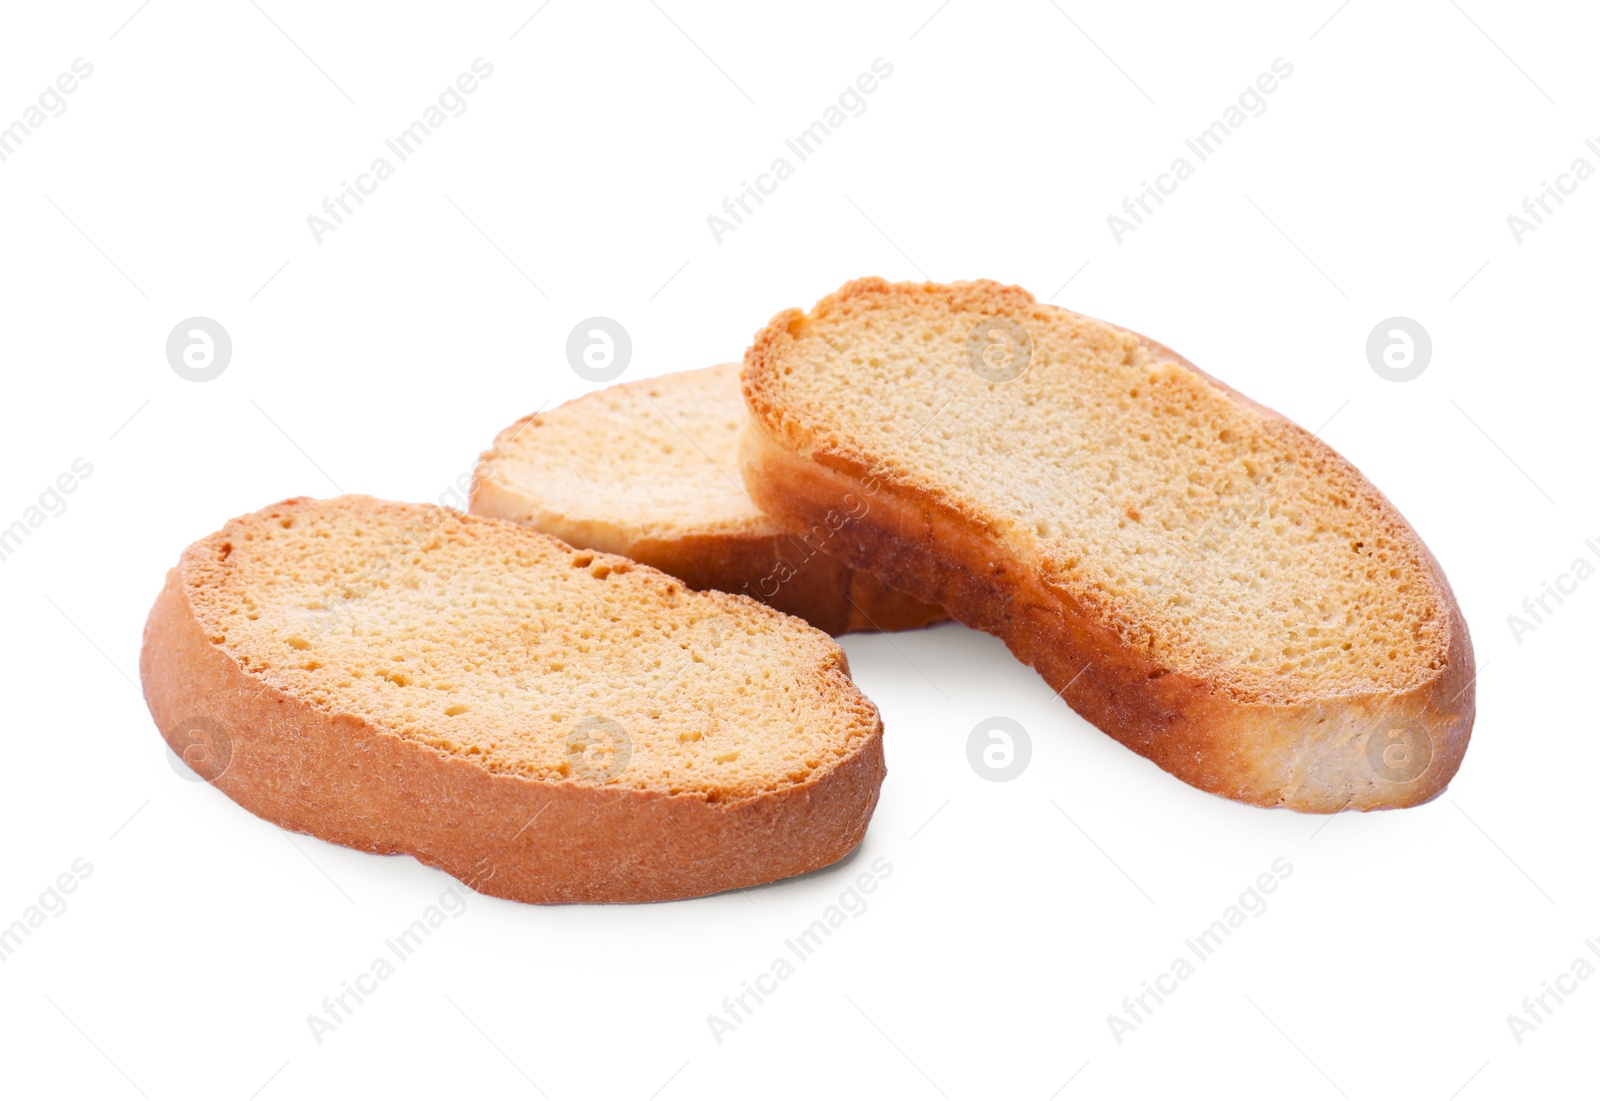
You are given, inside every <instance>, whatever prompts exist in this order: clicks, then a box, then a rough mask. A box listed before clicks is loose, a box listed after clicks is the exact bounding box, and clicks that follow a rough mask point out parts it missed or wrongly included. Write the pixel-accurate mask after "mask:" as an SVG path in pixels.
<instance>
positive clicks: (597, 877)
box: [140, 548, 885, 902]
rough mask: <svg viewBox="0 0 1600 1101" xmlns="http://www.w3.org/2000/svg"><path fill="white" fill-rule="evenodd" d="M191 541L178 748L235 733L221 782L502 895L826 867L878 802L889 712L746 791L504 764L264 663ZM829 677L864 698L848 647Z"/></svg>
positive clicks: (646, 895) (638, 898) (715, 886)
mask: <svg viewBox="0 0 1600 1101" xmlns="http://www.w3.org/2000/svg"><path fill="white" fill-rule="evenodd" d="M193 551H194V549H193V548H191V550H190V551H189V552H186V553H185V556H184V558H183V559H182V560H181V561H180V562H179V564H178V566H177V567H176V568H175V569H173V570H172V571H170V572H169V574H168V576H167V582H166V585H165V587H164V588H163V589H162V591H161V594H160V596H159V597H157V599H156V602H155V606H154V607H153V608H152V609H151V612H150V617H149V620H148V621H147V623H146V625H145V632H144V645H143V649H142V652H141V655H140V674H141V679H142V681H143V684H144V691H145V699H146V701H147V703H148V704H149V707H150V713H151V716H152V717H153V718H154V719H155V722H156V725H157V727H158V728H159V729H160V730H161V731H162V734H163V736H164V737H165V738H166V739H167V741H168V743H169V744H170V745H172V746H173V748H174V750H175V751H179V752H181V751H182V748H183V745H182V739H183V738H184V731H185V729H187V728H188V727H189V726H190V725H191V724H192V721H193V720H195V719H199V720H201V721H202V722H204V723H206V724H209V725H210V726H211V728H213V729H217V730H220V731H222V733H223V735H224V736H225V737H226V739H227V742H228V754H227V757H226V762H225V768H224V769H223V770H222V772H221V774H220V775H219V776H216V777H214V778H213V782H214V783H215V784H216V786H217V787H218V788H220V789H221V790H222V791H223V792H225V793H226V794H227V795H228V796H229V797H230V798H232V799H233V800H234V801H235V802H237V803H238V804H239V805H240V806H242V807H244V808H245V809H246V810H249V811H251V812H252V813H254V814H256V815H259V816H260V817H262V818H265V819H267V820H268V821H270V822H274V823H276V824H278V825H280V826H282V827H284V828H286V829H292V830H298V831H300V832H304V833H309V834H312V835H314V836H317V837H321V838H323V839H324V840H327V841H331V842H334V843H335V844H341V845H348V846H350V847H352V848H357V849H362V850H364V851H367V852H375V853H401V852H403V853H409V854H411V855H412V856H415V857H416V858H417V859H418V860H420V861H422V862H423V863H425V864H430V865H432V866H434V867H437V868H440V869H442V870H444V871H445V872H447V873H449V874H450V875H453V876H455V877H456V878H458V879H460V880H462V881H463V882H465V883H467V884H468V885H469V886H471V887H473V888H474V889H476V890H478V891H481V892H483V893H485V894H491V895H496V896H498V897H501V898H509V899H514V900H517V901H521V902H648V901H661V900H667V899H676V898H689V897H693V896H697V895H705V894H711V893H714V892H717V891H724V890H728V889H730V888H736V887H747V886H751V885H754V884H758V883H765V882H769V881H771V880H775V879H781V878H785V877H788V876H793V875H799V874H801V873H804V872H808V871H813V870H815V869H817V868H821V867H825V866H827V865H829V864H832V863H834V862H835V861H837V860H839V859H841V858H843V857H844V856H845V855H847V854H848V853H849V852H850V851H851V850H852V849H853V848H855V846H856V845H857V844H859V842H860V841H861V838H862V836H863V835H864V833H865V831H866V828H867V823H868V821H869V820H870V819H871V817H872V812H873V809H874V808H875V807H876V805H877V800H878V791H879V788H880V786H881V784H882V782H883V777H884V774H885V769H884V760H883V727H882V723H881V721H878V720H876V719H875V720H874V729H873V731H872V733H871V735H870V736H869V737H868V738H867V739H865V741H864V742H863V743H862V744H861V745H860V747H859V748H857V749H856V750H855V751H854V752H852V753H851V754H850V755H848V756H846V757H844V758H842V759H841V760H839V761H838V762H837V763H835V764H833V765H832V766H831V767H829V768H827V769H826V770H825V771H821V772H819V773H817V774H814V775H813V776H812V777H811V778H810V779H808V780H807V781H805V782H803V783H799V784H795V785H792V786H789V787H785V788H781V789H779V790H777V791H776V792H773V793H770V794H763V795H759V796H755V797H753V798H747V799H742V800H738V801H730V802H712V801H709V800H707V799H705V798H703V797H701V796H697V795H668V794H665V793H662V792H651V791H640V790H637V789H632V788H623V787H618V786H615V785H613V786H604V785H596V784H588V783H583V782H578V781H562V782H548V781H541V780H534V779H530V778H527V777H523V776H517V775H513V774H508V773H503V772H501V773H494V772H490V771H488V770H486V769H484V768H481V767H479V766H478V765H475V764H473V763H472V762H471V761H469V760H467V759H464V758H462V757H457V756H452V755H450V754H447V753H444V752H441V751H439V750H435V749H432V748H430V747H428V746H425V745H422V744H421V743H419V742H416V741H413V740H411V739H408V738H405V737H402V736H400V735H399V734H397V733H394V732H392V731H390V730H387V729H384V728H382V727H380V726H378V725H376V724H374V723H372V722H370V721H366V720H363V719H360V718H357V717H356V716H354V715H350V714H340V713H337V712H335V711H332V710H329V709H326V708H323V707H318V706H316V705H314V704H312V703H310V702H308V701H306V700H304V699H300V698H297V697H295V696H293V695H291V694H289V693H287V692H285V691H283V690H281V689H279V688H278V687H275V686H274V685H273V684H271V683H270V682H269V681H268V680H267V679H266V678H265V677H262V676H260V675H257V674H253V673H250V672H248V671H247V670H246V669H245V668H243V667H242V666H241V665H240V664H239V662H238V661H236V660H235V659H234V657H232V656H230V655H229V654H228V653H227V652H225V651H224V650H223V649H221V648H220V647H218V646H216V645H213V643H212V642H211V640H210V639H208V638H207V637H206V634H205V631H204V629H203V627H202V624H201V620H200V618H199V617H198V615H197V613H196V610H195V608H194V607H193V606H192V605H191V602H190V597H189V592H188V589H187V586H186V583H185V576H184V575H185V569H186V566H187V565H188V564H189V562H190V561H191V556H192V554H193ZM719 599H723V600H726V599H728V598H726V597H719ZM745 607H752V606H750V605H745ZM823 675H825V676H829V677H834V678H837V680H838V681H839V682H840V685H839V686H840V688H841V689H844V688H846V686H848V687H849V690H850V691H852V692H854V691H855V689H854V687H853V685H851V684H850V681H849V674H848V670H847V668H846V667H845V664H844V660H843V655H842V654H840V655H839V659H838V663H837V665H836V666H835V667H833V668H831V669H829V670H826V671H824V674H823ZM208 778H211V777H208Z"/></svg>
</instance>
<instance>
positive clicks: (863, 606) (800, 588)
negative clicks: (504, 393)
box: [472, 363, 945, 635]
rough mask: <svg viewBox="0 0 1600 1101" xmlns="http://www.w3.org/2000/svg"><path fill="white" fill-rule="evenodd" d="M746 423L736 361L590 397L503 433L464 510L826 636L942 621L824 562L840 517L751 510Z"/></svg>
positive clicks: (858, 574) (928, 609) (833, 561)
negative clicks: (774, 517)
mask: <svg viewBox="0 0 1600 1101" xmlns="http://www.w3.org/2000/svg"><path fill="white" fill-rule="evenodd" d="M744 419H745V411H744V399H743V397H742V396H741V395H740V393H739V365H738V364H736V363H726V364H723V365H721V366H719V367H706V368H702V369H700V370H697V371H681V372H678V373H677V374H671V375H662V376H660V377H658V378H652V379H645V380H643V381H640V382H627V383H621V384H619V385H616V386H612V387H608V388H607V389H605V390H597V391H595V392H594V393H592V394H586V395H584V396H583V397H581V398H577V399H575V400H573V401H569V402H567V403H566V404H565V405H562V406H560V407H558V408H556V409H553V410H551V411H550V412H548V413H536V414H534V415H533V416H530V417H524V418H523V419H522V420H520V421H518V422H517V423H516V424H514V425H512V426H511V427H510V428H507V429H506V430H505V431H504V432H501V433H500V435H499V437H498V438H497V439H496V440H495V444H494V447H493V448H491V449H490V450H488V451H486V452H484V454H483V460H482V462H481V463H480V465H479V468H478V477H477V479H476V480H475V483H474V489H473V494H472V511H473V512H474V513H477V514H478V515H480V516H495V517H499V518H500V519H502V520H515V521H517V522H518V523H523V524H527V525H529V526H530V527H533V528H535V529H537V530H539V531H543V532H547V533H549V534H550V535H554V536H555V537H556V538H558V539H564V540H566V541H567V542H568V543H571V544H572V545H573V546H575V547H585V548H588V549H590V550H600V551H607V552H609V553H611V554H621V555H626V556H627V557H629V558H632V559H635V560H637V561H639V562H643V563H645V564H646V565H648V566H654V567H656V568H657V569H659V570H665V571H666V572H667V573H670V574H672V575H673V576H674V577H678V578H682V579H683V580H684V581H686V582H688V584H689V586H690V587H691V588H694V589H721V590H722V591H724V592H730V593H739V594H741V595H743V596H751V597H755V598H756V599H757V600H760V601H762V602H764V603H766V604H770V605H771V606H772V607H774V608H777V609H778V610H779V611H783V612H788V613H789V614H791V615H797V616H800V617H801V618H802V619H804V620H806V621H807V622H809V623H811V624H812V625H813V626H815V627H819V628H821V629H822V630H824V631H827V632H828V633H829V634H835V635H837V634H843V633H844V632H846V631H864V630H882V631H898V630H903V629H905V628H910V627H923V626H926V625H927V624H929V623H932V622H933V621H935V620H938V619H944V618H945V616H944V613H943V612H942V611H940V610H939V609H938V608H936V607H932V606H930V605H927V604H923V603H921V602H919V601H916V600H913V599H912V598H910V597H908V596H906V595H904V594H903V593H898V592H895V591H894V590H893V589H890V588H888V587H887V586H885V585H883V584H882V583H881V582H879V581H878V580H877V578H875V577H874V576H873V575H872V574H870V573H864V572H862V571H859V570H851V569H850V567H849V566H847V565H845V564H844V563H843V562H842V561H840V560H839V559H837V558H835V557H834V556H833V555H832V554H831V553H829V551H830V544H831V543H832V541H833V533H834V531H835V530H837V527H838V525H839V524H840V523H842V522H843V521H844V518H845V515H846V513H845V512H840V513H838V514H837V515H834V516H828V517H822V518H820V519H819V521H818V522H817V523H816V524H814V525H811V526H810V527H809V528H807V529H806V530H805V531H802V532H796V533H794V534H791V533H790V532H789V530H788V529H787V528H782V527H779V526H778V525H777V524H775V523H773V522H772V521H771V520H770V519H768V518H767V517H766V516H765V515H764V514H763V513H762V512H761V511H760V510H759V509H757V508H756V507H755V505H754V504H752V503H751V501H750V497H749V495H748V494H747V493H746V492H745V489H744V484H743V483H742V482H741V481H740V480H739V427H740V425H741V423H742V422H743V421H744ZM850 506H851V503H850V502H845V503H844V505H843V508H844V509H845V510H848V509H849V508H850Z"/></svg>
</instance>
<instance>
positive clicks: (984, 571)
mask: <svg viewBox="0 0 1600 1101" xmlns="http://www.w3.org/2000/svg"><path fill="white" fill-rule="evenodd" d="M743 382H744V392H745V398H746V400H747V402H748V404H749V407H750V410H751V413H752V419H751V421H750V423H749V427H748V428H747V430H746V435H745V439H744V444H743V472H744V477H745V481H746V484H747V486H748V488H749V490H750V493H751V496H752V497H753V498H754V500H755V501H756V503H757V504H758V505H760V506H761V507H762V508H763V509H765V510H766V511H767V512H768V513H770V514H771V515H772V516H774V517H775V518H776V519H778V520H780V521H781V522H783V523H785V524H788V525H791V526H794V527H804V526H806V525H809V524H811V523H814V522H815V521H816V519H817V517H818V516H820V515H822V514H824V513H825V512H826V511H828V510H830V509H836V508H838V507H839V502H840V501H841V500H842V499H843V498H844V497H845V496H846V495H853V496H855V497H858V498H860V499H862V500H865V501H867V502H869V507H868V508H867V509H866V510H865V511H863V512H862V513H861V514H860V515H859V516H857V517H856V518H853V519H852V520H851V521H850V523H848V524H846V525H844V526H843V527H842V528H841V530H840V532H839V535H838V538H837V540H836V543H837V545H838V546H839V547H840V548H841V550H840V553H841V555H842V557H844V558H845V559H846V561H848V562H850V564H851V565H853V566H855V567H856V568H858V569H871V570H874V571H876V572H877V573H878V574H879V575H880V576H881V577H883V579H884V580H885V581H886V582H888V583H889V584H891V585H893V586H895V587H896V588H898V589H901V590H903V591H905V592H908V593H910V594H912V595H913V596H916V597H918V598H919V599H922V600H925V601H929V602H938V603H939V604H941V605H942V606H943V607H945V608H946V609H948V610H949V612H950V614H951V615H952V616H954V617H955V618H957V619H959V620H961V621H962V622H963V623H966V624H969V625H971V626H973V627H978V628H981V629H983V630H986V631H989V632H992V633H994V634H996V635H998V636H1000V638H1002V639H1003V640H1004V641H1005V642H1006V643H1007V645H1008V646H1009V647H1010V648H1011V650H1012V652H1013V653H1015V654H1016V655H1017V656H1018V657H1020V658H1021V659H1022V660H1024V661H1026V662H1028V663H1029V664H1031V665H1033V666H1034V667H1035V668H1036V669H1038V670H1039V672H1040V673H1041V674H1042V675H1043V676H1044V678H1045V680H1046V681H1047V682H1049V684H1050V685H1051V686H1052V687H1054V688H1056V689H1057V690H1058V691H1059V692H1060V693H1061V695H1062V696H1063V697H1064V698H1065V700H1066V701H1067V703H1069V704H1070V705H1071V706H1072V707H1073V708H1074V709H1075V710H1077V711H1078V712H1079V713H1080V714H1082V715H1083V716H1084V717H1085V718H1087V719H1088V720H1089V721H1090V722H1092V723H1094V724H1095V725H1096V726H1098V727H1100V728H1101V729H1102V730H1104V731H1106V732H1107V733H1109V734H1111V735H1112V736H1113V737H1115V738H1117V739H1118V740H1119V741H1121V742H1123V743H1124V744H1126V745H1127V746H1129V747H1130V748H1132V749H1134V750H1135V751H1137V752H1139V753H1141V754H1143V755H1144V756H1146V757H1148V758H1150V759H1151V760H1152V761H1154V762H1155V763H1156V764H1158V765H1160V766H1161V767H1162V768H1164V769H1166V770H1167V771H1169V772H1172V773H1174V774H1175V775H1177V776H1179V777H1180V778H1182V779H1184V780H1186V781H1188V782H1189V783H1191V784H1193V785H1195V786H1196V787H1199V788H1202V789H1204V790H1206V791H1211V792H1216V793H1218V794H1220V795H1225V796H1227V797H1229V798H1232V799H1237V800H1241V801H1244V802H1249V803H1255V804H1260V805H1266V806H1287V807H1293V808H1295V809H1298V810H1304V811H1322V812H1330V811H1337V810H1340V809H1343V808H1345V807H1351V808H1360V809H1372V808H1379V807H1394V806H1408V805H1411V804H1415V803H1418V802H1421V801H1424V800H1426V799H1428V798H1430V797H1431V796H1433V795H1435V794H1436V793H1438V792H1439V791H1440V790H1442V789H1443V787H1444V786H1445V784H1446V783H1447V782H1448V780H1449V779H1450V777H1451V776H1452V775H1454V773H1455V771H1456V769H1457V767H1458V766H1459V765H1460V762H1461V758H1462V754H1463V753H1465V751H1466V747H1467V741H1468V737H1469V735H1470V732H1471V728H1472V721H1473V715H1474V694H1473V690H1472V679H1473V675H1474V674H1473V656H1472V643H1471V640H1470V638H1469V636H1468V633H1467V625H1466V622H1465V620H1464V619H1463V618H1462V615H1461V610H1460V608H1459V607H1458V606H1457V605H1456V601H1455V598H1454V596H1453V595H1452V594H1451V591H1450V587H1449V585H1448V583H1447V582H1446V581H1445V578H1444V574H1443V572H1442V571H1441V569H1440V568H1439V564H1438V562H1436V561H1435V560H1434V558H1433V556H1432V555H1431V554H1430V553H1429V551H1428V549H1427V547H1426V546H1424V545H1423V543H1422V540H1421V539H1420V538H1418V536H1417V534H1416V533H1415V532H1414V531H1413V530H1412V529H1411V527H1410V525H1408V524H1407V523H1406V521H1405V519H1404V518H1403V517H1402V516H1401V515H1400V514H1399V512H1398V511H1396V509H1395V508H1394V506H1393V505H1391V504H1390V503H1389V502H1388V501H1387V500H1386V499H1385V498H1384V497H1383V495H1382V494H1380V493H1379V492H1378V491H1377V490H1376V489H1375V488H1374V487H1373V486H1372V485H1371V484H1370V483H1369V482H1368V481H1367V480H1366V479H1365V478H1364V477H1362V475H1361V474H1360V473H1359V472H1358V471H1357V470H1356V469H1355V468H1354V467H1353V466H1351V465H1350V464H1349V463H1348V462H1347V461H1346V460H1345V459H1343V458H1342V457H1341V456H1339V455H1338V454H1337V453H1336V452H1334V451H1333V450H1332V449H1331V448H1329V447H1328V446H1327V445H1325V444H1324V443H1323V442H1322V441H1321V440H1319V439H1317V438H1316V437H1315V436H1313V435H1312V434H1311V433H1309V432H1306V431H1304V430H1303V429H1301V428H1299V427H1298V426H1296V425H1294V424H1292V423H1291V422H1289V421H1288V420H1287V419H1285V418H1284V417H1282V416H1280V415H1278V414H1276V413H1274V412H1272V411H1271V410H1269V409H1266V408H1265V407H1263V406H1261V405H1258V404H1256V403H1254V402H1251V401H1249V400H1248V399H1246V398H1244V397H1243V396H1242V395H1240V394H1238V393H1236V392H1235V391H1233V390H1231V389H1229V388H1228V387H1226V386H1224V385H1222V384H1221V383H1219V382H1217V381H1216V380H1214V379H1212V378H1211V377H1210V376H1208V375H1206V374H1203V373H1202V372H1201V371H1200V370H1198V369H1197V368H1196V367H1195V366H1194V365H1193V364H1191V363H1189V362H1188V361H1187V360H1185V359H1183V358H1182V357H1181V356H1179V355H1177V354H1176V353H1175V352H1173V351H1171V350H1170V349H1168V348H1165V347H1163V346H1162V345H1160V344H1156V343H1154V342H1152V341H1150V340H1147V339H1145V338H1143V337H1141V336H1139V335H1138V334H1136V333H1131V332H1128V331H1126V330H1123V329H1119V328H1117V327H1115V326H1113V325H1109V324H1106V323H1104V322H1100V321H1096V320H1093V319H1091V318H1087V317H1083V316H1080V315H1078V314H1074V313H1072V312H1070V311H1068V310H1064V309H1060V308H1058V307H1055V306H1051V305H1047V304H1044V303H1039V302H1036V301H1035V300H1034V299H1033V297H1032V296H1031V295H1030V294H1028V293H1027V292H1026V291H1024V290H1021V289H1020V288H1017V287H1007V286H1002V285H1000V284H998V283H992V282H988V281H980V282H973V283H957V284H953V285H948V286H941V285H935V284H890V283H887V282H885V281H883V280H881V279H864V280H860V281H858V282H854V283H850V284H848V285H846V286H845V287H843V288H842V289H841V290H840V291H838V292H837V293H835V294H833V295H830V296H828V297H826V298H824V299H823V300H822V301H821V302H819V303H818V304H817V306H816V307H815V308H814V309H813V310H812V311H811V312H810V313H802V312H801V311H799V310H788V311H785V312H783V313H780V314H779V315H778V316H777V317H775V318H774V319H773V321H772V323H771V324H770V325H768V326H767V327H766V328H765V329H763V330H762V331H761V332H759V333H758V334H757V335H756V338H755V343H754V344H753V346H752V347H751V348H750V350H749V351H748V352H747V353H746V356H745V366H744V374H743Z"/></svg>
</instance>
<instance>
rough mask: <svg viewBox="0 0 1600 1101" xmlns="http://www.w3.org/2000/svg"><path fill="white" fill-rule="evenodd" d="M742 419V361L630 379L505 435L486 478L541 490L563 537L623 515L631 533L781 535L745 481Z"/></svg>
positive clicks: (551, 524) (545, 518)
mask: <svg viewBox="0 0 1600 1101" xmlns="http://www.w3.org/2000/svg"><path fill="white" fill-rule="evenodd" d="M743 418H744V405H743V402H742V401H741V400H740V398H739V365H738V364H737V363H725V364H722V365H720V366H716V367H707V368H703V369H700V370H695V371H683V372H679V373H676V374H673V375H669V376H666V377H665V378H662V379H645V380H642V381H639V382H629V383H623V384H621V385H617V386H610V387H607V388H606V389H604V390H597V391H595V392H593V393H590V394H585V395H584V396H583V397H581V398H577V399H575V400H573V401H570V402H567V403H566V404H565V405H562V406H560V407H558V408H556V409H552V410H550V411H549V412H547V413H536V414H534V415H533V416H531V417H528V418H525V419H524V420H523V421H521V422H519V423H518V424H516V425H514V426H513V427H512V428H511V429H508V430H507V431H506V432H504V433H502V434H501V436H500V438H499V439H498V440H496V441H495V447H494V450H493V451H492V452H491V453H490V454H489V455H488V456H486V461H487V462H488V464H489V467H490V469H489V470H488V471H487V476H488V477H490V478H493V479H495V480H496V481H499V482H501V483H503V484H505V485H508V486H513V487H529V488H530V490H535V491H536V492H537V503H538V510H539V513H540V519H541V523H540V524H539V526H540V527H541V528H542V529H543V530H547V531H550V532H551V533H552V534H555V535H558V536H559V535H562V534H563V529H564V528H570V529H574V530H581V531H583V532H584V533H585V534H589V533H590V532H593V531H595V530H596V529H601V530H604V529H606V528H607V527H615V526H618V525H619V522H620V521H626V529H627V537H628V539H629V540H638V539H644V538H656V539H673V538H682V537H684V536H686V535H701V534H709V533H717V534H729V535H751V536H776V535H780V534H782V529H781V528H779V527H778V526H777V525H776V524H774V523H773V522H772V521H771V520H769V519H768V518H767V516H766V514H765V513H763V512H762V511H761V510H759V509H758V508H756V506H755V505H754V504H753V503H752V502H751V500H750V497H749V495H748V494H747V493H745V489H744V484H743V483H742V482H741V481H740V480H739V428H740V422H741V421H742V420H743ZM617 549H618V551H619V553H620V552H621V550H622V547H620V546H619V547H618V548H617Z"/></svg>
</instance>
